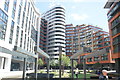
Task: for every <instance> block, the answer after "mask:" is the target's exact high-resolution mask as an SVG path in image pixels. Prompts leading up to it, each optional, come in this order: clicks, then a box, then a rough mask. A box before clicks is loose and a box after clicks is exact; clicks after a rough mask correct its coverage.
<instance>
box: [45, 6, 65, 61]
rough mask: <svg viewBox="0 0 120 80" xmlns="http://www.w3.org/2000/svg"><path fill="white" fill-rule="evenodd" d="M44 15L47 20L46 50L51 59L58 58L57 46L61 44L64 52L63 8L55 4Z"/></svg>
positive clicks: (63, 52)
mask: <svg viewBox="0 0 120 80" xmlns="http://www.w3.org/2000/svg"><path fill="white" fill-rule="evenodd" d="M44 17H45V19H46V20H47V21H48V27H47V52H48V54H49V55H50V56H51V59H58V58H59V46H62V54H65V9H64V8H63V7H62V6H55V7H54V8H52V9H50V10H49V11H47V12H46V13H45V15H44Z"/></svg>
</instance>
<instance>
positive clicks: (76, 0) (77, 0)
mask: <svg viewBox="0 0 120 80" xmlns="http://www.w3.org/2000/svg"><path fill="white" fill-rule="evenodd" d="M73 1H74V2H83V1H85V0H73Z"/></svg>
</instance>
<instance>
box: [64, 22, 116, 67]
mask: <svg viewBox="0 0 120 80" xmlns="http://www.w3.org/2000/svg"><path fill="white" fill-rule="evenodd" d="M83 47H87V48H89V49H88V53H85V54H83V55H80V56H79V61H78V62H79V63H83V56H84V55H88V54H89V53H91V52H92V51H93V50H101V49H103V48H106V49H107V51H108V52H107V53H105V54H103V55H101V56H97V57H94V56H93V57H91V58H88V59H87V62H86V63H87V64H89V65H92V64H95V63H97V62H100V63H102V64H106V66H107V65H109V64H110V63H114V61H113V60H112V58H111V51H110V38H109V33H108V32H105V31H103V30H102V29H101V28H99V27H96V26H92V25H85V24H83V25H77V26H73V25H72V24H68V25H66V55H67V56H71V55H73V54H75V53H77V51H79V50H81V49H82V48H83ZM96 54H97V53H96Z"/></svg>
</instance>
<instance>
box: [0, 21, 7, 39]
mask: <svg viewBox="0 0 120 80" xmlns="http://www.w3.org/2000/svg"><path fill="white" fill-rule="evenodd" d="M6 28H7V24H5V23H4V22H3V21H2V20H0V39H1V40H4V39H5V34H6Z"/></svg>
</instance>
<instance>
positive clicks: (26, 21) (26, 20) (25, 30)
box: [25, 17, 28, 32]
mask: <svg viewBox="0 0 120 80" xmlns="http://www.w3.org/2000/svg"><path fill="white" fill-rule="evenodd" d="M27 24H28V17H26V24H25V32H26V31H27Z"/></svg>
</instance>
